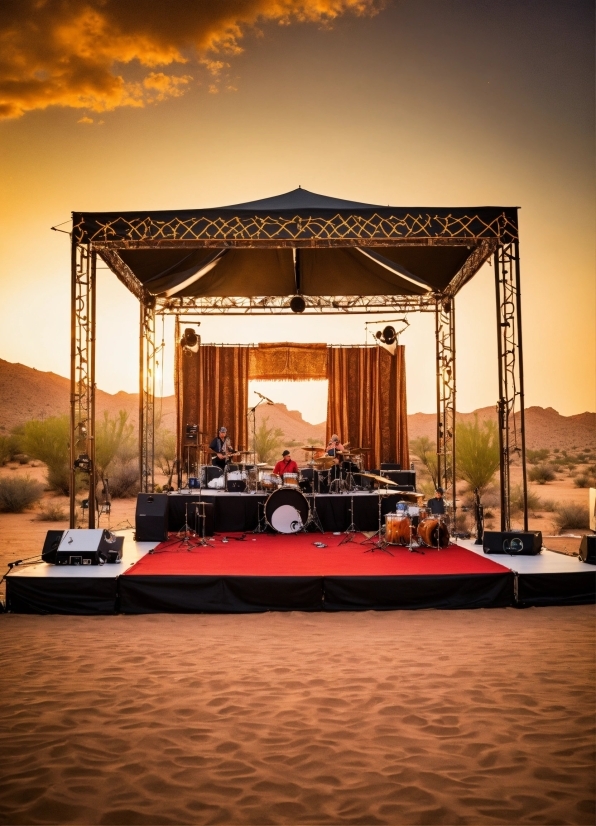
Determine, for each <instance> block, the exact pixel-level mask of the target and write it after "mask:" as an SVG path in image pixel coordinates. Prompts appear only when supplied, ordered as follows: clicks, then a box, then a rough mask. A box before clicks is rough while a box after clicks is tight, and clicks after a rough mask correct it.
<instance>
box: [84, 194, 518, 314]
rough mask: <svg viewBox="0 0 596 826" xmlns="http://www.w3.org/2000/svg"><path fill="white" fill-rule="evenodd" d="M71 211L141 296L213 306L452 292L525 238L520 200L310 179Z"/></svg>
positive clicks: (89, 240) (86, 239)
mask: <svg viewBox="0 0 596 826" xmlns="http://www.w3.org/2000/svg"><path fill="white" fill-rule="evenodd" d="M73 220H74V231H75V235H76V237H77V239H78V240H79V242H81V243H85V242H87V243H92V244H93V245H94V247H95V248H96V249H97V250H98V252H99V254H100V255H101V256H102V258H104V260H105V261H106V262H107V263H108V265H109V266H110V267H111V268H112V269H113V270H114V271H115V272H116V274H117V275H118V276H119V277H120V278H121V279H122V280H123V281H125V283H126V284H127V286H129V288H130V289H133V291H134V292H135V293H136V294H137V295H138V296H139V297H144V298H148V297H149V296H151V297H153V298H154V299H156V300H157V302H158V303H162V304H164V305H167V306H169V307H173V306H175V305H178V306H190V305H192V304H193V303H194V302H195V301H196V300H197V299H198V300H199V301H202V302H203V304H202V308H203V309H206V306H205V301H204V300H205V299H208V298H224V297H225V298H233V297H238V298H244V299H254V298H257V297H258V298H262V297H267V296H269V297H282V296H293V295H296V294H301V295H302V296H303V297H304V298H305V299H306V301H307V307H309V305H312V306H317V307H320V303H317V302H309V301H308V298H315V297H316V298H319V297H325V296H326V297H338V296H341V297H353V296H362V297H386V296H404V297H411V298H412V299H414V300H415V298H416V297H422V298H424V297H426V298H428V297H429V296H430V295H431V294H435V295H436V294H445V295H452V296H453V295H455V294H456V293H457V292H458V290H459V289H461V287H462V286H463V284H465V283H466V282H467V281H468V280H469V279H470V278H471V277H472V276H473V275H474V273H475V272H477V270H478V269H479V268H480V267H481V266H482V264H483V263H484V261H486V260H487V258H488V257H489V256H490V255H491V254H492V253H493V252H494V249H495V246H496V244H497V243H498V242H499V240H501V239H503V238H509V239H513V238H516V237H517V209H516V208H512V207H480V208H476V207H474V208H461V207H460V208H427V207H416V208H403V207H391V206H381V205H378V204H365V203H360V202H356V201H346V200H342V199H339V198H329V197H327V196H323V195H318V194H316V193H312V192H309V191H308V190H306V189H301V188H298V189H295V190H292V191H291V192H287V193H284V194H282V195H278V196H275V197H271V198H264V199H262V200H258V201H250V202H247V203H243V204H234V205H231V206H223V207H217V208H209V209H198V210H181V211H180V210H177V211H171V210H169V211H160V212H147V213H141V212H123V213H74V214H73ZM244 306H246V302H245V305H244ZM249 306H250V303H249ZM283 309H284V305H283V304H282V303H279V302H278V310H283ZM329 309H331V306H330V308H329Z"/></svg>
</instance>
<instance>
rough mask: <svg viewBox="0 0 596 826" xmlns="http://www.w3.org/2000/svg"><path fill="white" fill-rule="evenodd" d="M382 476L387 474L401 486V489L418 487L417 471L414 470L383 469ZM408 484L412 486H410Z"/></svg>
mask: <svg viewBox="0 0 596 826" xmlns="http://www.w3.org/2000/svg"><path fill="white" fill-rule="evenodd" d="M381 476H386V477H387V478H388V479H391V481H392V482H395V483H396V484H397V485H399V486H400V488H401V490H408V489H410V490H415V489H416V472H415V471H414V470H383V469H382V467H381ZM408 486H410V487H409V488H408Z"/></svg>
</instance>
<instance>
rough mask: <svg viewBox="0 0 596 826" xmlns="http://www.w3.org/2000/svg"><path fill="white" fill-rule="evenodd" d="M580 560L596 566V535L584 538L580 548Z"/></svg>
mask: <svg viewBox="0 0 596 826" xmlns="http://www.w3.org/2000/svg"><path fill="white" fill-rule="evenodd" d="M579 558H580V559H581V561H582V562H589V564H590V565H596V535H594V536H589V535H586V536H584V537H582V541H581V544H580V546H579Z"/></svg>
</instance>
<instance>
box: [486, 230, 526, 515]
mask: <svg viewBox="0 0 596 826" xmlns="http://www.w3.org/2000/svg"><path fill="white" fill-rule="evenodd" d="M494 262H495V289H496V302H497V349H498V361H499V401H498V416H499V423H498V427H499V448H500V493H501V530H502V531H508V530H510V528H511V464H512V462H513V460H514V459H515V458H516V457H518V458H519V460H520V462H521V468H522V494H523V529H524V530H526V531H527V530H528V484H527V475H526V427H525V415H524V369H523V347H522V328H521V292H520V267H519V244H518V242H517V241H512V242H510V243H507V244H502V245H500V246H499V247H497V250H496V252H495V258H494Z"/></svg>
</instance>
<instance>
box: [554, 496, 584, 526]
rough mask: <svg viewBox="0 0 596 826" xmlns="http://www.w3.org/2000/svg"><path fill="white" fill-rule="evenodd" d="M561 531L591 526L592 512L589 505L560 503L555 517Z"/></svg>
mask: <svg viewBox="0 0 596 826" xmlns="http://www.w3.org/2000/svg"><path fill="white" fill-rule="evenodd" d="M553 521H554V523H555V525H556V526H557V528H558V530H559V533H560V532H561V531H564V530H571V529H574V528H575V529H583V528H589V527H590V513H589V510H588V507H587V505H576V504H575V503H570V504H567V505H558V506H557V509H556V511H555V516H554V519H553Z"/></svg>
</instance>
